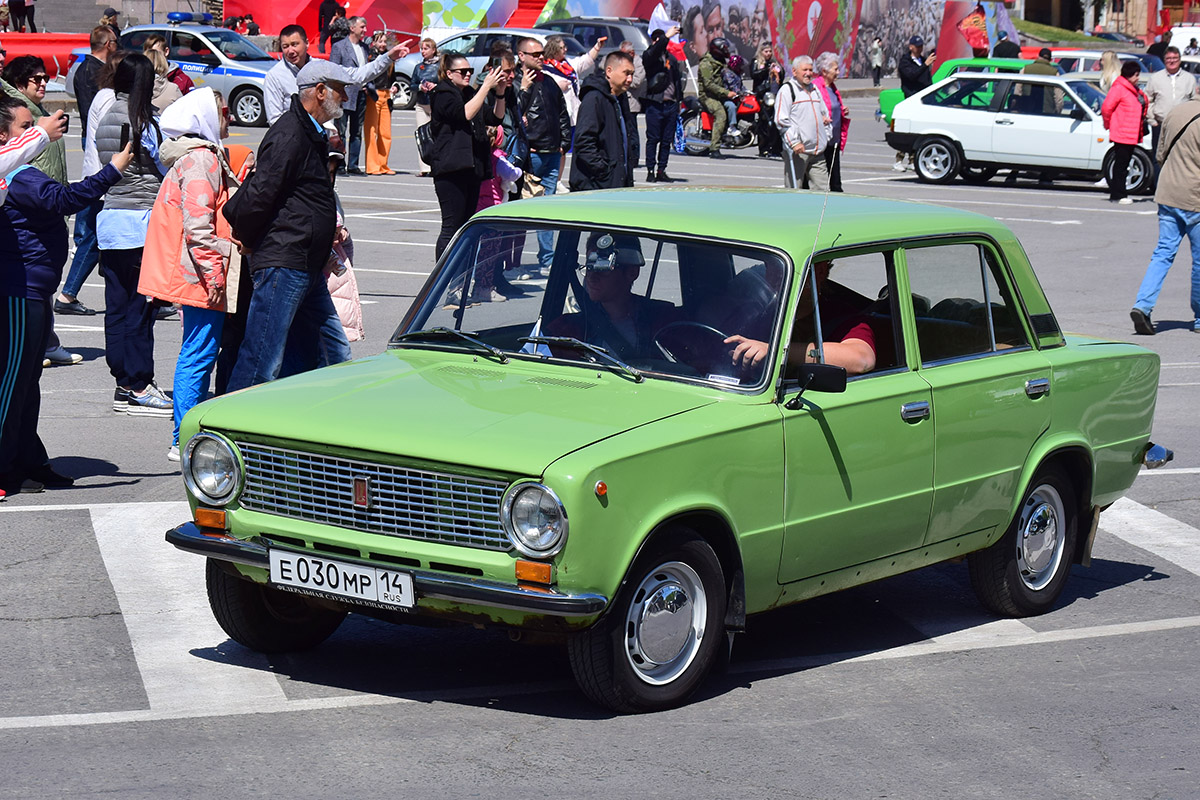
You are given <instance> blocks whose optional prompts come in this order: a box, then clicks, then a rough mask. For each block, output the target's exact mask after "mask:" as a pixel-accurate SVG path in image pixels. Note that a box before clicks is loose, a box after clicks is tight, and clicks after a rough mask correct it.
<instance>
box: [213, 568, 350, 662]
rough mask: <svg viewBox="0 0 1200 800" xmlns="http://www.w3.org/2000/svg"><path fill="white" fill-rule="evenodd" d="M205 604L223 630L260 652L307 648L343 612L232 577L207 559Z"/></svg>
mask: <svg viewBox="0 0 1200 800" xmlns="http://www.w3.org/2000/svg"><path fill="white" fill-rule="evenodd" d="M205 583H206V584H207V585H208V604H209V606H210V607H211V608H212V612H213V616H214V617H216V618H217V622H218V623H219V624H220V626H221V629H222V630H224V631H225V633H227V634H229V638H231V639H233V640H234V641H235V642H237V643H239V644H242V645H245V646H246V647H249V648H250V649H251V650H255V651H258V652H260V653H284V652H288V651H293V650H308V649H310V648H313V647H316V646H317V645H319V644H320V643H321V642H323V641H325V640H326V639H328V638H329V637H330V636H332V635H333V632H334V631H336V630H337V629H338V626H339V625H341V624H342V620H343V619H345V618H346V613H345V612H344V611H334V610H333V609H329V608H322V607H320V606H318V605H316V604H315V603H314V602H313V601H311V600H309V599H308V598H306V597H302V596H300V595H298V594H292V593H291V592H284V591H281V590H279V589H272V588H271V587H270V586H263V585H261V584H258V583H254V582H253V581H250V580H247V579H245V578H239V577H237V576H235V575H231V574H230V573H229V572H228V571H226V568H225V567H223V566H221V565H220V564H219V563H217V562H216V561H214V560H213V559H211V558H210V559H208V564H207V566H206V568H205Z"/></svg>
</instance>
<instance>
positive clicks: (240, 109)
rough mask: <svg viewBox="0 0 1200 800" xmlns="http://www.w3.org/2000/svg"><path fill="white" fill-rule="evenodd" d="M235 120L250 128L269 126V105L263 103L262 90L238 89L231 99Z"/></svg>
mask: <svg viewBox="0 0 1200 800" xmlns="http://www.w3.org/2000/svg"><path fill="white" fill-rule="evenodd" d="M229 110H230V111H232V112H233V121H234V122H236V123H237V124H238V125H244V126H246V127H248V128H265V127H267V107H266V106H265V105H264V104H263V96H262V92H261V91H259V90H258V89H238V90H237V91H236V92H234V93H233V99H232V100H230V101H229Z"/></svg>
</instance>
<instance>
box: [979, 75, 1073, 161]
mask: <svg viewBox="0 0 1200 800" xmlns="http://www.w3.org/2000/svg"><path fill="white" fill-rule="evenodd" d="M994 121H995V125H996V127H995V130H994V132H993V135H992V150H993V151H994V153H995V157H994V160H995V161H1000V162H1003V163H1009V164H1033V165H1037V166H1048V167H1066V168H1070V169H1087V168H1088V166H1089V163H1090V160H1091V154H1092V145H1093V138H1094V137H1093V127H1094V125H1093V116H1092V114H1091V113H1090V111H1088V110H1087V109H1084V108H1083V107H1082V105H1081V103H1080V102H1079V99H1078V98H1077V97H1076V96H1075V95H1074V94H1073V93H1072V92H1071V91H1070V90H1069V89H1068V88H1067V87H1066V85H1064V84H1062V83H1050V82H1045V81H1036V80H1031V79H1018V78H1014V79H1013V80H1012V81H1011V82H1010V84H1009V88H1008V92H1007V93H1006V94H1005V96H1004V98H1003V99H1002V100H1001V102H1000V107H999V110H998V111H997V113H996V117H995V120H994Z"/></svg>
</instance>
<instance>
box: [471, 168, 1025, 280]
mask: <svg viewBox="0 0 1200 800" xmlns="http://www.w3.org/2000/svg"><path fill="white" fill-rule="evenodd" d="M476 217H477V218H487V217H508V218H518V219H525V220H531V221H545V222H557V223H570V224H579V225H587V226H592V227H595V226H597V225H599V226H612V227H614V228H632V229H639V230H647V229H648V225H651V226H652V230H653V231H654V232H655V233H668V234H677V235H685V236H697V237H702V238H706V239H717V238H720V239H724V240H726V241H735V242H736V241H743V242H747V243H755V242H762V243H765V244H769V245H774V246H777V247H780V248H782V249H784V250H786V251H788V252H790V253H791V254H792V255H793V257H794V258H795V260H796V261H797V263H800V262H803V261H804V260H805V259H806V258H807V257H808V254H809V253H810V252H812V250H813V246H814V240H815V242H816V246H817V249H818V250H824V249H829V248H831V247H833V246H834V245H835V244H837V245H840V246H850V245H856V244H863V243H867V242H874V241H888V240H892V239H899V238H911V237H913V236H939V235H950V234H958V233H970V232H983V233H990V234H992V235H994V236H996V237H997V238H1005V239H1007V238H1011V237H1012V233H1011V231H1009V230H1008V229H1007V228H1005V227H1004V225H1002V224H1001V223H999V222H997V221H996V220H994V219H992V218H991V217H987V216H983V215H981V214H976V213H974V212H970V211H962V210H959V209H953V208H945V207H942V206H933V205H929V204H925V203H917V202H912V201H905V200H887V199H882V198H878V197H860V196H855V195H848V194H830V195H828V196H826V195H823V194H819V193H817V192H797V191H795V190H786V189H746V188H733V187H730V188H725V187H703V188H700V187H675V188H670V189H666V188H662V189H660V188H639V189H609V190H605V191H599V192H571V193H569V194H560V195H554V196H552V197H545V198H535V199H532V200H524V201H522V202H520V203H503V204H501V205H498V206H493V207H491V208H489V209H486V210H484V211H481V212H479V214H477V215H476ZM651 220H652V221H653V222H652V223H651V222H650V221H651ZM717 230H720V231H729V232H730V234H728V235H725V236H719V237H717V236H714V235H713V231H717Z"/></svg>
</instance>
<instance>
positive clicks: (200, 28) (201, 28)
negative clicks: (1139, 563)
mask: <svg viewBox="0 0 1200 800" xmlns="http://www.w3.org/2000/svg"><path fill="white" fill-rule="evenodd" d="M177 30H185V31H187V32H188V33H211V32H212V31H223V30H226V29H225V28H220V27H217V26H216V25H191V24H188V23H186V22H185V23H181V24H179V25H171V24H166V23H163V24H154V25H134V26H133V27H131V28H126V29H125V30H123V31H121V35H122V36H124V35H125V34H127V33H133V32H134V31H177ZM231 32H232V33H237V31H231Z"/></svg>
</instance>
